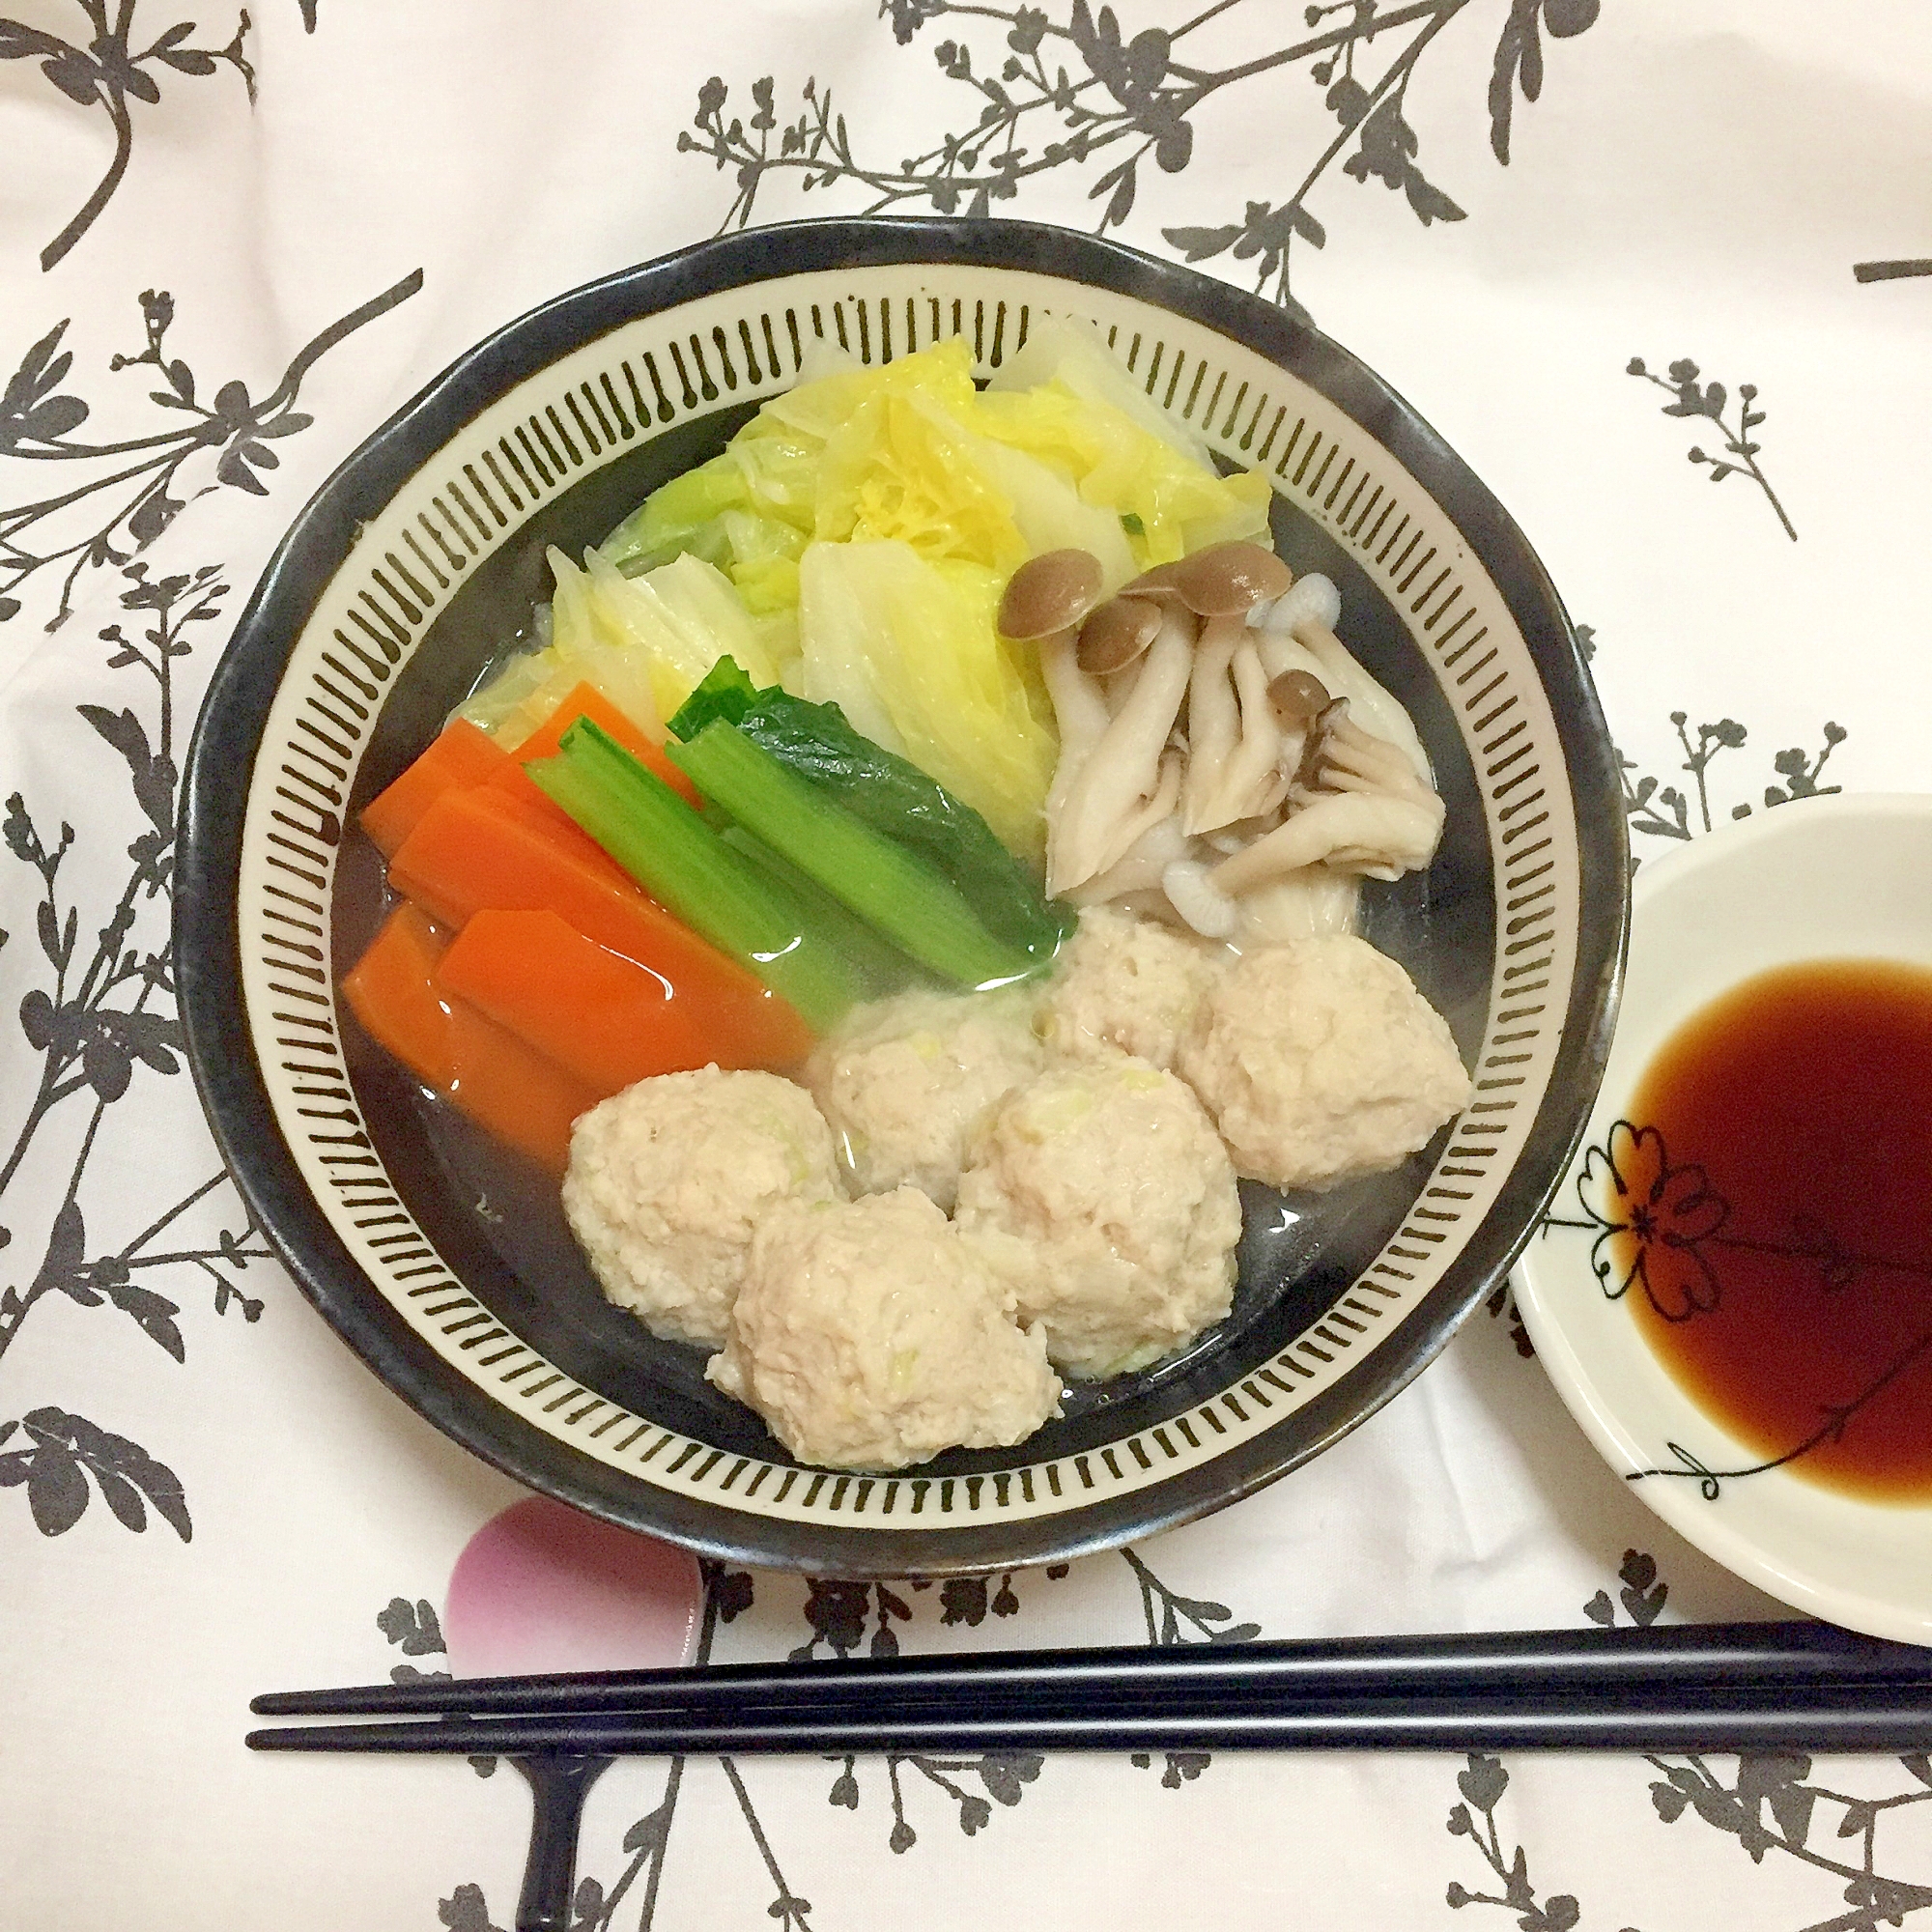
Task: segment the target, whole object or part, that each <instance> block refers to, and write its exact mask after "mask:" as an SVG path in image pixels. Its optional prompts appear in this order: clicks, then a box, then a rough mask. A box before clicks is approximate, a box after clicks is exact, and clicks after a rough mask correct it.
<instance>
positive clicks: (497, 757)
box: [362, 718, 536, 859]
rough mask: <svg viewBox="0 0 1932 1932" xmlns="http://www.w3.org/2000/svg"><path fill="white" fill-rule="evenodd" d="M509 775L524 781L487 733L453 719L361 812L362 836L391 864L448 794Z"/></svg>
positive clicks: (462, 721) (467, 723)
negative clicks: (506, 772) (419, 822)
mask: <svg viewBox="0 0 1932 1932" xmlns="http://www.w3.org/2000/svg"><path fill="white" fill-rule="evenodd" d="M506 769H507V770H511V771H515V773H516V776H517V777H518V778H520V779H521V778H523V773H522V772H521V771H516V768H515V767H514V766H512V765H511V764H510V760H509V759H508V758H507V757H506V756H505V755H504V753H502V752H501V751H500V750H499V749H498V748H497V746H496V745H495V744H493V743H492V742H491V740H490V738H489V737H488V735H487V734H486V733H484V732H482V731H479V730H478V729H477V728H476V726H475V725H471V724H469V722H468V721H467V720H466V719H462V718H458V719H455V720H454V721H452V722H451V723H450V724H448V725H444V726H443V728H442V732H441V735H440V736H439V737H438V738H437V740H436V741H435V743H434V744H432V745H431V746H430V748H429V749H428V751H426V752H424V753H422V755H421V756H420V757H418V758H417V759H416V761H415V763H414V764H412V766H410V768H409V769H408V770H407V771H406V772H404V773H403V775H402V776H401V777H400V778H398V779H397V780H396V781H394V782H393V783H392V784H390V785H389V786H388V788H387V789H386V790H384V791H383V792H381V793H379V794H378V795H377V796H376V797H375V798H373V799H371V800H370V801H369V803H368V804H367V805H365V806H364V807H363V808H362V830H363V831H364V832H366V833H367V834H368V835H369V837H370V838H371V839H373V840H374V841H375V844H376V847H377V849H378V850H379V851H380V852H381V853H382V854H383V856H384V858H385V859H387V858H391V857H393V856H394V854H395V851H396V848H397V846H399V845H400V844H401V843H402V842H403V840H404V839H405V838H408V837H409V836H410V834H411V832H412V830H413V829H414V827H415V824H416V821H417V820H418V819H419V818H421V816H422V815H423V813H424V812H425V811H427V810H429V808H430V807H431V806H432V805H433V804H434V803H435V802H436V800H438V799H439V798H440V797H441V796H442V794H443V793H444V792H446V791H450V790H454V789H461V788H463V787H464V786H467V785H478V784H482V783H484V782H485V781H487V780H489V779H492V778H494V777H496V776H497V773H499V772H502V771H504V770H506ZM524 782H525V783H526V784H528V783H529V781H528V780H527V779H525V780H524ZM530 789H531V790H532V791H534V790H536V787H535V786H534V785H530Z"/></svg>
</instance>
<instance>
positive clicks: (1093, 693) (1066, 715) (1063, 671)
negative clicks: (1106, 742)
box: [1039, 628, 1109, 875]
mask: <svg viewBox="0 0 1932 1932" xmlns="http://www.w3.org/2000/svg"><path fill="white" fill-rule="evenodd" d="M1078 637H1079V632H1078V631H1077V630H1076V629H1072V628H1069V629H1067V630H1065V631H1059V632H1056V633H1055V634H1054V635H1053V636H1052V637H1050V638H1042V639H1040V642H1039V670H1040V676H1041V678H1042V680H1043V681H1044V683H1045V685H1046V694H1047V696H1049V697H1050V698H1052V700H1053V716H1054V722H1055V723H1056V724H1057V725H1059V726H1060V758H1059V761H1058V762H1057V763H1056V764H1055V766H1054V768H1053V783H1052V785H1051V786H1050V787H1049V789H1048V791H1047V794H1046V843H1047V871H1048V874H1049V875H1051V874H1052V872H1053V869H1054V860H1055V847H1056V845H1057V843H1058V840H1059V838H1060V833H1061V827H1062V825H1063V824H1064V822H1065V805H1066V796H1067V794H1068V792H1070V791H1071V790H1072V789H1073V785H1074V783H1075V781H1077V780H1078V779H1079V777H1080V773H1081V770H1082V768H1083V767H1084V766H1085V765H1086V763H1087V760H1088V758H1089V757H1090V756H1091V755H1092V754H1093V751H1094V746H1095V745H1097V744H1098V743H1099V742H1100V740H1101V738H1102V737H1104V736H1105V734H1106V730H1107V725H1108V723H1109V719H1108V713H1107V699H1106V696H1104V694H1103V693H1102V692H1101V690H1100V684H1099V680H1098V679H1097V678H1092V677H1089V676H1088V675H1087V673H1086V672H1085V671H1084V670H1082V669H1081V668H1080V665H1079V662H1078V657H1077V652H1078V648H1079V646H1078V642H1077V639H1078Z"/></svg>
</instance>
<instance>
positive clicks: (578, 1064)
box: [442, 912, 811, 1094]
mask: <svg viewBox="0 0 1932 1932" xmlns="http://www.w3.org/2000/svg"><path fill="white" fill-rule="evenodd" d="M721 963H723V962H721ZM442 982H443V984H444V985H445V986H447V987H448V988H449V990H450V991H451V992H453V993H456V994H458V995H459V996H461V997H462V998H463V999H466V1000H468V1001H469V1002H470V1003H471V1004H472V1005H474V1006H475V1007H477V1008H478V1009H480V1010H481V1011H483V1012H486V1013H488V1014H489V1015H490V1017H491V1018H492V1019H494V1020H496V1021H497V1022H498V1023H499V1024H501V1025H503V1026H506V1027H508V1028H509V1029H510V1031H511V1032H512V1033H514V1034H516V1035H517V1036H518V1037H520V1038H522V1039H525V1040H527V1041H528V1042H529V1044H530V1045H531V1046H533V1047H535V1048H536V1049H537V1050H538V1051H539V1052H540V1053H543V1054H546V1055H548V1056H549V1057H550V1058H551V1059H553V1060H554V1061H555V1062H556V1064H557V1065H559V1066H561V1067H563V1068H565V1070H566V1071H568V1072H570V1073H573V1074H575V1075H576V1076H577V1077H578V1078H579V1079H580V1080H582V1081H583V1082H584V1083H585V1084H586V1085H588V1086H590V1087H593V1088H595V1089H597V1090H598V1091H599V1092H600V1093H606V1094H615V1093H618V1092H621V1091H622V1090H623V1089H624V1088H626V1087H628V1086H630V1085H631V1084H632V1083H633V1082H634V1081H638V1080H643V1079H647V1078H649V1077H650V1076H651V1075H652V1074H655V1073H681V1072H685V1071H688V1070H690V1069H691V1068H693V1067H698V1066H706V1065H711V1064H713V1063H716V1064H717V1065H720V1066H784V1065H790V1064H791V1063H792V1062H794V1061H796V1060H799V1059H801V1058H802V1057H803V1056H804V1055H805V1053H806V1052H807V1051H808V1050H809V1049H810V1045H811V1036H810V1034H809V1033H808V1032H807V1031H806V1030H805V1028H804V1027H803V1026H802V1025H800V1024H797V1023H796V1021H795V1016H792V1015H791V1014H790V1009H789V1008H786V1007H784V1006H783V1004H782V1002H781V1001H780V1000H779V999H778V997H777V995H776V994H773V993H769V992H766V991H765V990H764V988H762V987H759V988H757V994H758V997H755V998H753V999H747V998H745V997H744V992H743V988H742V987H741V986H740V984H739V983H738V980H737V975H736V969H735V968H734V969H732V978H731V979H730V980H728V981H721V980H714V981H711V982H710V983H705V982H703V981H700V980H694V979H692V978H690V977H686V978H682V979H679V980H670V979H668V978H667V977H666V976H665V975H663V974H662V973H656V972H653V971H651V970H650V969H649V968H648V967H645V966H640V965H639V964H638V963H637V962H636V961H635V960H631V959H626V958H623V957H621V956H620V955H619V954H617V953H615V952H606V951H605V950H604V948H603V947H601V946H598V945H596V944H594V943H593V942H592V941H590V940H588V939H586V938H584V936H583V935H582V933H581V932H578V931H575V930H574V929H573V928H572V927H570V926H569V925H566V924H565V923H564V922H563V921H562V920H561V919H559V918H558V917H557V916H556V914H554V913H552V912H479V913H478V914H476V916H475V917H474V918H473V919H471V920H470V922H469V924H468V925H466V926H465V927H464V928H463V931H462V933H461V934H460V935H459V937H458V938H457V939H456V941H455V942H454V944H452V945H451V947H450V949H449V952H448V955H447V956H446V957H445V959H444V960H443V964H442ZM754 983H755V982H754ZM788 1018H789V1019H791V1021H792V1023H791V1024H789V1025H787V1024H785V1021H786V1019H788Z"/></svg>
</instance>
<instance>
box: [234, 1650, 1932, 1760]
mask: <svg viewBox="0 0 1932 1932" xmlns="http://www.w3.org/2000/svg"><path fill="white" fill-rule="evenodd" d="M251 1709H252V1710H254V1711H255V1712H256V1713H257V1714H258V1715H260V1716H263V1717H277V1718H374V1719H379V1721H376V1722H369V1723H350V1724H341V1723H333V1724H323V1725H301V1726H289V1727H281V1728H273V1729H266V1730H257V1731H254V1732H251V1733H250V1734H249V1737H248V1744H249V1746H250V1747H252V1748H254V1749H257V1750H336V1751H417V1752H464V1753H478V1752H496V1753H499V1754H504V1755H510V1756H523V1755H527V1754H531V1753H545V1754H557V1755H563V1756H575V1757H591V1758H611V1757H620V1756H654V1755H672V1754H679V1753H722V1754H732V1753H749V1752H807V1753H833V1754H840V1753H845V1752H854V1753H857V1752H875V1751H897V1752H925V1751H941V1752H953V1751H998V1750H1109V1751H1118V1750H1180V1749H1193V1750H1238V1749H1275V1750H1281V1749H1318V1748H1319V1749H1333V1748H1355V1749H1435V1750H1454V1751H1468V1750H1505V1749H1508V1750H1520V1749H1526V1748H1548V1749H1564V1750H1690V1749H1696V1750H1772V1749H1789V1750H1804V1751H1834V1750H1835V1751H1908V1750H1926V1749H1932V1650H1921V1649H1919V1648H1918V1647H1917V1646H1914V1645H1909V1644H1895V1643H1885V1642H1881V1641H1878V1640H1877V1639H1874V1638H1868V1637H1859V1636H1853V1635H1851V1634H1848V1633H1846V1632H1843V1631H1839V1630H1835V1629H1833V1628H1832V1627H1831V1626H1829V1625H1823V1624H1785V1623H1778V1624H1729V1625H1681V1626H1673V1627H1670V1628H1667V1629H1662V1630H1648V1631H1643V1630H1628V1631H1625V1630H1610V1631H1604V1630H1588V1631H1545V1632H1520V1633H1507V1634H1484V1635H1455V1636H1416V1637H1380V1638H1343V1639H1332V1640H1321V1641H1302V1642H1273V1643H1250V1644H1242V1645H1239V1646H1228V1647H1216V1646H1201V1647H1191V1648H1186V1649H1178V1648H1166V1649H1145V1648H1138V1647H1136V1648H1133V1649H1111V1650H1068V1651H1037V1652H1025V1651H1011V1652H999V1653H993V1654H990V1655H980V1656H974V1657H949V1658H939V1659H910V1658H908V1659H892V1660H880V1661H869V1660H867V1661H846V1662H827V1663H816V1662H814V1663H805V1664H779V1665H754V1664H739V1665H725V1666H719V1667H713V1668H709V1669H704V1670H647V1671H618V1672H600V1673H589V1674H583V1675H576V1676H560V1677H501V1678H482V1679H471V1680H468V1681H455V1682H445V1681H430V1682H418V1683H412V1684H406V1685H386V1684H385V1685H374V1686H368V1687H364V1688H359V1689H353V1690H293V1691H281V1692H275V1693H272V1694H270V1695H267V1696H261V1697H257V1698H256V1699H255V1700H254V1703H253V1704H252V1706H251Z"/></svg>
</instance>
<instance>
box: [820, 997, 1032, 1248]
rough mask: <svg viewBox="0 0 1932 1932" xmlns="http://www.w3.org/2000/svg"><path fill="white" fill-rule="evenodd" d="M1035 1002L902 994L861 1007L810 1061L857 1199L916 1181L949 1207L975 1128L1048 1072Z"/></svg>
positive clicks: (824, 1042) (929, 1194) (1012, 998)
mask: <svg viewBox="0 0 1932 1932" xmlns="http://www.w3.org/2000/svg"><path fill="white" fill-rule="evenodd" d="M1033 1012H1034V997H1033V995H1032V994H1031V993H1028V992H1022V991H1020V990H1018V989H1016V988H1015V989H1011V990H1005V991H999V992H992V993H968V994H945V993H904V994H901V995H899V997H898V998H896V999H892V1000H882V1001H880V1002H878V1003H877V1004H876V1005H873V1006H868V1007H861V1008H859V1009H856V1010H855V1011H854V1013H853V1014H852V1015H851V1017H850V1018H849V1019H848V1020H847V1021H846V1023H845V1024H844V1026H842V1027H841V1028H840V1029H839V1031H838V1033H837V1034H836V1035H834V1036H833V1037H830V1038H829V1039H826V1040H824V1041H822V1042H821V1043H820V1045H819V1047H818V1049H817V1051H816V1052H814V1053H813V1055H812V1056H811V1059H810V1062H808V1064H807V1065H806V1070H805V1079H806V1084H807V1085H808V1086H810V1089H811V1091H812V1094H813V1095H814V1096H815V1097H816V1099H817V1101H818V1104H819V1107H820V1109H821V1110H822V1112H823V1113H824V1115H825V1118H826V1120H827V1121H829V1122H831V1123H832V1131H833V1134H834V1136H835V1139H836V1142H837V1145H838V1155H839V1159H840V1161H841V1162H842V1163H843V1165H844V1168H845V1171H846V1173H847V1174H848V1175H849V1176H850V1178H851V1182H852V1190H853V1192H854V1193H857V1194H886V1193H890V1192H891V1191H892V1190H893V1189H894V1188H895V1187H898V1186H901V1185H911V1186H913V1187H917V1188H918V1189H919V1190H920V1192H921V1193H922V1194H924V1195H926V1196H927V1197H929V1198H930V1199H931V1200H932V1201H934V1202H936V1203H937V1204H938V1205H939V1206H940V1207H941V1208H946V1209H948V1210H949V1211H950V1210H951V1208H952V1202H953V1198H954V1196H955V1195H956V1194H957V1192H958V1188H959V1162H960V1159H961V1149H962V1146H963V1144H964V1141H965V1138H966V1134H967V1131H968V1130H969V1129H970V1128H971V1127H972V1126H973V1124H974V1122H977V1121H978V1120H979V1118H980V1115H981V1114H983V1113H984V1112H985V1111H986V1109H987V1108H988V1107H990V1106H991V1105H992V1104H993V1102H994V1101H995V1100H997V1099H998V1098H999V1097H1000V1095H1001V1094H1004V1093H1006V1092H1007V1090H1008V1089H1009V1088H1010V1087H1016V1086H1017V1085H1018V1084H1019V1083H1020V1082H1021V1081H1022V1080H1026V1079H1029V1078H1031V1077H1032V1075H1033V1074H1035V1073H1037V1071H1038V1070H1039V1067H1040V1065H1041V1063H1042V1061H1043V1059H1044V1053H1043V1050H1042V1048H1041V1046H1040V1043H1039V1041H1038V1039H1037V1037H1035V1035H1034V1031H1033Z"/></svg>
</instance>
